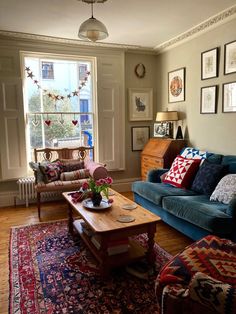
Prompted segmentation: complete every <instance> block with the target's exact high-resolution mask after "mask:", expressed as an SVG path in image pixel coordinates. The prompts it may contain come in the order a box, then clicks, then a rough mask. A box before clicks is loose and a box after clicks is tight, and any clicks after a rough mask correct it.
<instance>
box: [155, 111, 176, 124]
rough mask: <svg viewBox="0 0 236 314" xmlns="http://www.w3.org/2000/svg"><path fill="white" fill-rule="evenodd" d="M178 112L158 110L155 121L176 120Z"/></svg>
mask: <svg viewBox="0 0 236 314" xmlns="http://www.w3.org/2000/svg"><path fill="white" fill-rule="evenodd" d="M178 120H179V119H178V112H177V111H160V112H157V115H156V121H159V122H162V121H178Z"/></svg>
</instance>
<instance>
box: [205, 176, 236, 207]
mask: <svg viewBox="0 0 236 314" xmlns="http://www.w3.org/2000/svg"><path fill="white" fill-rule="evenodd" d="M234 196H235V197H236V174H228V175H227V176H224V177H223V178H222V179H221V180H220V182H219V183H218V184H217V186H216V188H215V190H214V192H213V193H212V194H211V197H210V200H211V201H218V202H222V203H224V204H229V202H230V201H231V199H232V198H233V197H234Z"/></svg>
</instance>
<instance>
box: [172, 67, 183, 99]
mask: <svg viewBox="0 0 236 314" xmlns="http://www.w3.org/2000/svg"><path fill="white" fill-rule="evenodd" d="M184 100H185V68H181V69H177V70H174V71H171V72H169V73H168V101H169V103H172V102H179V101H184Z"/></svg>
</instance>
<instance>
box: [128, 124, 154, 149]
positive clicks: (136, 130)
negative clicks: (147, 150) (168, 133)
mask: <svg viewBox="0 0 236 314" xmlns="http://www.w3.org/2000/svg"><path fill="white" fill-rule="evenodd" d="M131 136H132V151H137V150H142V149H143V147H144V145H145V144H146V143H147V141H148V139H149V137H150V127H149V126H133V127H132V128H131Z"/></svg>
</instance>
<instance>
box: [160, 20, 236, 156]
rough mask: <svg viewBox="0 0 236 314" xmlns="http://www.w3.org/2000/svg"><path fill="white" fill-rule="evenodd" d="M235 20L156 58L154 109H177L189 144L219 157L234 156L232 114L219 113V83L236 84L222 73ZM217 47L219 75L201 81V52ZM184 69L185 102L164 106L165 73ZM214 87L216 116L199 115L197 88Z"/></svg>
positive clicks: (235, 126) (235, 141)
mask: <svg viewBox="0 0 236 314" xmlns="http://www.w3.org/2000/svg"><path fill="white" fill-rule="evenodd" d="M235 29H236V19H234V20H232V21H230V22H228V23H226V24H222V25H220V26H218V27H217V28H215V29H214V30H212V31H209V32H207V33H205V34H202V35H201V36H199V37H197V38H195V39H193V40H191V41H188V42H186V43H184V44H182V45H180V46H178V47H176V48H173V49H171V50H169V51H167V52H165V53H162V54H160V55H158V56H157V70H156V71H157V74H158V78H157V106H158V110H165V109H166V108H167V107H168V109H169V110H177V111H180V112H181V117H182V118H183V119H184V120H183V121H180V122H179V124H180V125H181V124H182V125H183V127H184V129H186V137H188V138H189V141H190V144H191V145H192V146H194V147H198V148H200V149H206V150H208V151H212V152H219V153H223V154H236V113H222V83H226V82H232V81H236V73H234V74H230V75H224V74H223V66H224V44H225V43H228V42H231V41H233V40H236V32H235ZM215 47H219V50H220V53H219V76H218V77H217V78H212V79H208V80H204V81H201V52H204V51H206V50H209V49H212V48H215ZM181 67H186V98H185V99H186V100H185V102H179V103H171V104H168V72H169V71H172V70H175V69H178V68H181ZM210 85H218V88H219V89H218V91H219V93H218V102H217V114H200V89H201V87H204V86H210Z"/></svg>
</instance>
